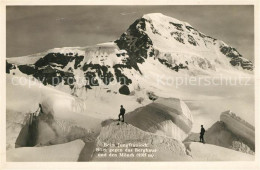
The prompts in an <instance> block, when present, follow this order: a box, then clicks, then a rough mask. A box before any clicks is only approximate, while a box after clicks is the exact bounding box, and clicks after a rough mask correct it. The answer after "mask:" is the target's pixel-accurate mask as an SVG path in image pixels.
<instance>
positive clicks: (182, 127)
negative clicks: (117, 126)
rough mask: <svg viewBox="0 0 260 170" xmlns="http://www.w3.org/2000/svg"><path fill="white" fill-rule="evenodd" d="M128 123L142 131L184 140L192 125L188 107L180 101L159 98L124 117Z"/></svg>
mask: <svg viewBox="0 0 260 170" xmlns="http://www.w3.org/2000/svg"><path fill="white" fill-rule="evenodd" d="M125 119H126V121H127V122H128V123H130V124H132V125H133V126H135V127H138V128H140V129H142V130H144V131H147V132H151V133H155V134H160V135H165V136H169V137H172V138H174V139H177V140H179V141H182V140H184V139H185V138H186V137H187V136H188V134H189V132H190V130H191V128H192V123H193V118H192V114H191V112H190V110H189V108H188V106H187V105H186V104H185V103H184V102H183V101H182V100H180V99H174V98H159V99H158V100H156V101H155V102H154V103H151V104H148V105H146V106H144V107H141V108H138V109H136V110H135V111H133V112H130V113H128V114H126V115H125Z"/></svg>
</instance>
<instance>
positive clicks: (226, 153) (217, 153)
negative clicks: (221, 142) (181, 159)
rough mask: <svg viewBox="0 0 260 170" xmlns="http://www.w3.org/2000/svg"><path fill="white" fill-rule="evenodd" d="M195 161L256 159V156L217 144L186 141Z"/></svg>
mask: <svg viewBox="0 0 260 170" xmlns="http://www.w3.org/2000/svg"><path fill="white" fill-rule="evenodd" d="M185 145H186V147H187V149H188V151H189V154H190V155H191V157H192V160H193V161H241V160H243V161H254V159H255V157H254V156H253V155H250V154H245V153H241V152H238V151H234V150H231V149H227V148H224V147H219V146H216V145H210V144H203V143H200V142H191V143H185Z"/></svg>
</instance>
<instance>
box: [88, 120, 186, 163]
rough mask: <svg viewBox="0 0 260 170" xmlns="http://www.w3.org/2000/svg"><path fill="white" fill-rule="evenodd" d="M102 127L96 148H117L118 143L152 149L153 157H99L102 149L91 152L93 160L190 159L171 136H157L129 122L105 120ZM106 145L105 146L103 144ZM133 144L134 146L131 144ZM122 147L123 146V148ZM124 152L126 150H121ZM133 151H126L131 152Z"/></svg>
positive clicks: (180, 144)
mask: <svg viewBox="0 0 260 170" xmlns="http://www.w3.org/2000/svg"><path fill="white" fill-rule="evenodd" d="M102 126H103V127H102V129H101V132H100V135H99V136H98V138H97V143H96V148H102V149H107V150H109V149H118V148H120V146H119V145H120V144H125V145H128V144H130V145H129V147H128V149H133V150H135V149H136V148H137V149H141V148H142V147H136V146H141V145H142V146H143V145H146V147H144V148H142V149H145V148H146V149H153V150H156V152H154V157H153V158H147V157H120V156H119V157H116V158H115V157H99V156H98V154H102V153H104V151H97V149H96V151H95V152H94V154H93V161H178V160H179V161H181V160H190V157H189V156H187V155H186V152H185V146H184V145H183V144H182V143H181V142H179V141H177V140H175V139H172V138H168V137H165V136H159V135H155V134H152V133H148V132H144V131H142V130H141V129H138V128H136V127H134V126H132V125H130V124H126V123H120V125H117V121H114V120H106V121H104V122H103V123H102ZM106 144H109V145H106ZM105 145H106V146H105ZM133 145H135V146H133ZM123 149H124V148H123ZM123 153H126V152H123ZM132 153H134V151H133V152H127V154H132Z"/></svg>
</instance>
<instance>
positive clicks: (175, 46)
mask: <svg viewBox="0 0 260 170" xmlns="http://www.w3.org/2000/svg"><path fill="white" fill-rule="evenodd" d="M6 73H7V108H6V111H7V119H6V122H7V150H12V149H14V148H15V147H24V146H27V140H28V138H30V135H32V134H31V133H30V132H29V133H27V132H25V133H24V131H26V128H28V126H29V125H28V117H30V116H29V115H30V114H31V113H34V112H35V111H36V110H37V108H38V105H39V104H41V105H42V108H43V113H42V115H41V116H38V118H37V121H38V122H37V124H38V128H37V130H36V131H35V132H33V133H35V134H34V136H36V137H35V139H34V140H35V141H34V142H33V146H34V145H36V146H46V145H56V144H62V143H65V142H70V141H73V140H76V139H82V138H84V139H85V138H86V136H87V135H88V136H90V138H95V137H96V136H99V137H98V138H97V139H99V140H100V141H110V140H115V139H121V138H122V141H124V142H125V141H128V140H129V139H128V138H127V135H125V134H128V133H130V134H131V135H133V136H132V137H134V138H135V140H133V142H138V141H139V140H143V139H142V138H141V137H145V138H146V139H147V140H148V137H152V139H154V141H155V140H160V141H161V140H162V141H167V142H168V144H169V145H170V150H174V149H175V148H179V152H178V153H171V152H169V153H168V152H167V154H169V155H170V156H174V158H176V160H179V159H181V158H185V160H186V158H187V160H189V159H190V157H187V155H186V154H185V149H184V146H183V144H182V143H181V142H182V140H183V139H184V138H185V137H187V135H188V134H189V133H190V132H191V130H192V126H193V124H194V120H193V115H192V112H191V111H190V109H189V108H188V106H187V105H186V104H185V101H183V99H188V100H190V101H191V100H194V98H203V97H204V96H205V94H203V92H201V93H200V94H199V93H197V91H199V90H194V89H195V88H194V89H193V88H189V87H188V88H189V89H188V88H183V89H176V88H173V87H172V86H168V85H165V84H163V83H161V84H160V83H159V84H158V82H157V81H158V75H164V76H165V77H167V76H168V77H180V76H188V77H189V76H195V77H196V76H197V77H199V76H205V75H208V76H215V75H218V74H223V75H231V76H237V75H248V76H252V73H253V63H252V62H251V61H249V60H247V59H246V58H243V57H242V55H241V54H240V53H239V52H238V51H237V50H236V49H234V48H233V47H231V46H229V45H227V44H225V43H224V42H223V41H221V40H217V39H215V38H212V37H210V36H207V35H205V34H203V33H201V32H199V31H198V30H196V29H195V28H193V27H192V26H191V25H190V24H188V23H186V22H182V21H179V20H177V19H174V18H171V17H168V16H164V15H162V14H158V13H154V14H147V15H144V16H143V17H141V18H140V19H137V20H136V21H135V22H134V23H133V24H132V25H130V27H129V28H128V30H127V31H126V32H125V33H123V34H122V35H121V36H120V37H119V38H118V39H117V40H115V41H113V42H107V43H102V44H97V45H93V46H87V47H63V48H54V49H50V50H47V51H45V52H42V53H37V54H32V55H29V56H23V57H13V58H7V60H6ZM24 78H25V79H24ZM19 80H22V81H20V82H19ZM199 89H201V87H199ZM232 89H234V91H236V89H235V88H233V87H232ZM214 90H215V88H214ZM191 91H193V92H192V93H191ZM206 91H207V90H206ZM212 96H213V97H212ZM212 96H210V98H214V97H215V98H217V97H216V96H214V95H212ZM207 99H208V98H207ZM121 104H123V105H124V107H125V108H126V111H127V114H126V116H125V117H126V120H127V121H128V122H129V123H130V124H131V125H129V126H124V127H121V126H119V127H120V128H121V130H122V131H119V132H118V133H120V134H121V136H120V135H119V136H117V135H118V134H113V132H114V131H115V129H116V128H117V126H116V125H115V123H114V122H113V121H112V122H110V123H109V124H108V125H107V126H103V127H101V125H102V123H101V122H103V121H105V120H111V119H115V118H117V116H118V112H119V106H120V105H121ZM225 120H228V119H225ZM232 122H233V120H231V124H232ZM24 129H25V130H24ZM104 129H105V130H104ZM107 130H108V131H107ZM117 130H118V129H117ZM27 131H28V129H27ZM131 131H134V132H136V133H137V134H140V136H136V135H134V134H133V133H131ZM99 133H100V134H99ZM250 133H253V132H252V131H250ZM113 135H114V136H113ZM158 136H159V137H158ZM109 137H111V138H109ZM113 137H114V138H113ZM139 137H140V138H139ZM247 137H248V136H245V138H247ZM249 138H250V140H251V136H249ZM84 142H85V141H84ZM112 142H115V141H112ZM149 142H150V144H151V145H154V144H153V143H151V142H152V141H149ZM85 143H86V142H85ZM97 144H99V145H100V143H97ZM159 144H160V145H159V146H158V148H160V149H164V150H167V147H166V144H165V143H162V144H161V143H160V142H159ZM194 145H196V144H192V145H191V146H194ZM63 147H64V146H63ZM152 147H154V146H152ZM156 147H157V146H156ZM84 148H85V147H84ZM46 149H47V150H48V147H47V148H46ZM83 150H84V149H83ZM23 151H26V150H23V149H22V150H19V152H21V153H23ZM31 151H32V150H30V149H29V151H28V153H29V152H31ZM38 151H41V149H39V150H37V152H38ZM15 152H16V151H15V149H14V150H12V151H11V152H9V153H10V155H11V156H10V157H9V158H10V159H13V160H16V158H14V157H13V155H15ZM26 152H27V151H26ZM13 153H14V154H13ZM160 154H162V155H159V159H158V160H161V159H163V158H164V156H163V154H164V153H163V152H161V153H160ZM167 154H166V155H167ZM232 154H233V152H232ZM21 155H22V154H20V156H21ZM76 155H78V150H77V154H76ZM176 155H177V157H175V156H176ZM179 156H180V157H179ZM250 156H251V155H250ZM239 157H240V156H239ZM62 159H63V158H62ZM94 159H97V160H98V158H95V157H94ZM250 159H251V157H250ZM17 160H18V159H17ZM171 160H172V159H171Z"/></svg>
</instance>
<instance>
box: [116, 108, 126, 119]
mask: <svg viewBox="0 0 260 170" xmlns="http://www.w3.org/2000/svg"><path fill="white" fill-rule="evenodd" d="M120 116H122V118H123V120H122V122H124V121H125V108H124V107H123V105H121V108H120V113H119V115H118V121H120Z"/></svg>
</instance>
